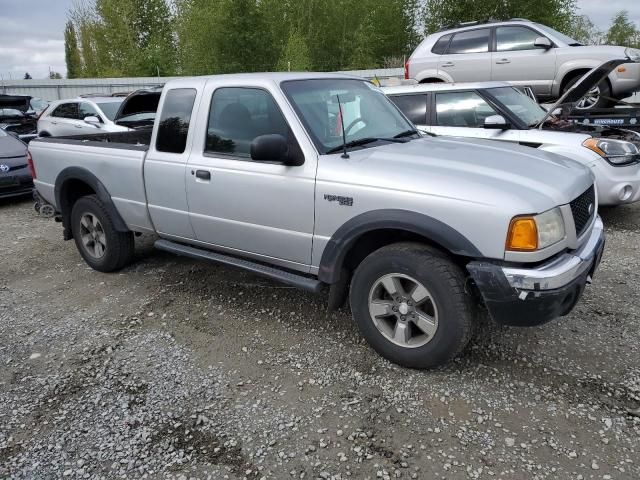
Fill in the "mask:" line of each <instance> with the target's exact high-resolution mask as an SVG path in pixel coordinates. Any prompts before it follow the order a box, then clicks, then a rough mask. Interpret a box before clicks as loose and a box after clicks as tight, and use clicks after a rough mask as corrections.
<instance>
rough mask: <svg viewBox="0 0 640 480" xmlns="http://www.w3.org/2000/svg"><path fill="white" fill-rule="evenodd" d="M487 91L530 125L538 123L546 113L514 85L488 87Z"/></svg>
mask: <svg viewBox="0 0 640 480" xmlns="http://www.w3.org/2000/svg"><path fill="white" fill-rule="evenodd" d="M487 92H488V93H489V94H490V95H492V96H493V97H494V98H495V99H496V100H498V101H499V102H500V103H502V104H503V105H505V106H506V107H507V108H508V109H509V110H511V112H512V113H513V114H514V115H515V116H516V117H518V118H519V119H520V120H522V121H523V122H524V123H526V124H527V125H528V126H530V127H532V126H533V125H536V124H537V123H539V122H540V120H542V118H543V117H544V116H545V115H546V114H547V112H546V111H545V110H544V109H543V108H542V107H541V106H540V105H538V104H537V103H536V102H534V101H533V100H532V99H531V97H529V96H527V95H525V94H524V93H522V92H521V91H520V90H518V89H516V88H514V87H499V88H490V89H488V90H487Z"/></svg>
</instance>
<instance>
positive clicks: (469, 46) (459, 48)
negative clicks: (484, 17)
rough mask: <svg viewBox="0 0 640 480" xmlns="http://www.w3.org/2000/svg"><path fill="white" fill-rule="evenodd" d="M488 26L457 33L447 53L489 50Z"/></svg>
mask: <svg viewBox="0 0 640 480" xmlns="http://www.w3.org/2000/svg"><path fill="white" fill-rule="evenodd" d="M489 32H490V30H489V29H488V28H481V29H479V30H468V31H466V32H460V33H456V34H455V35H454V36H453V40H451V44H450V45H449V50H448V51H447V53H483V52H488V51H489Z"/></svg>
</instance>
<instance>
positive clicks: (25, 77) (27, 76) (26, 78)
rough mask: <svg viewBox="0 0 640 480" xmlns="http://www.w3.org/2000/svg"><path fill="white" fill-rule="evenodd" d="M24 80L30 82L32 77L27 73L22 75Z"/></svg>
mask: <svg viewBox="0 0 640 480" xmlns="http://www.w3.org/2000/svg"><path fill="white" fill-rule="evenodd" d="M24 79H25V80H32V79H33V77H32V76H31V75H29V72H27V73H25V74H24Z"/></svg>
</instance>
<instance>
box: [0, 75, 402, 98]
mask: <svg viewBox="0 0 640 480" xmlns="http://www.w3.org/2000/svg"><path fill="white" fill-rule="evenodd" d="M340 73H348V74H352V75H356V76H359V77H364V78H369V79H372V78H379V79H381V80H383V79H388V78H397V77H402V76H403V75H404V71H403V69H402V68H390V69H378V70H354V71H349V72H340ZM174 78H179V77H133V78H78V79H71V80H70V79H62V80H49V79H47V80H36V79H32V80H1V81H0V93H3V94H26V95H31V96H32V97H39V98H42V99H44V100H49V101H51V100H62V99H64V98H74V97H77V96H78V95H85V94H88V93H104V94H112V93H118V92H131V91H134V90H138V89H140V88H150V87H156V86H159V85H163V84H164V83H166V82H168V81H169V80H172V79H174Z"/></svg>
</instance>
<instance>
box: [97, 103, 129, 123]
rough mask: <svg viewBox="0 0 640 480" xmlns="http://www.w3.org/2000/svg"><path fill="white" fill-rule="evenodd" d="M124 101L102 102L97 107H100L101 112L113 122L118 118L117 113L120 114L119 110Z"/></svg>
mask: <svg viewBox="0 0 640 480" xmlns="http://www.w3.org/2000/svg"><path fill="white" fill-rule="evenodd" d="M123 101H124V99H120V100H118V101H115V102H100V103H98V104H97V105H98V106H99V107H100V110H102V112H103V113H104V114H105V115H106V116H107V118H108V119H109V120H113V119H114V118H116V113H118V109H119V108H120V104H121V103H122V102H123Z"/></svg>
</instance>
